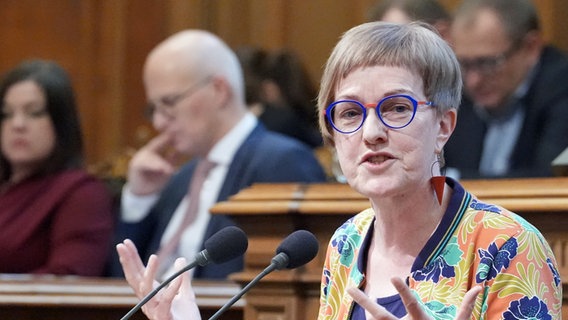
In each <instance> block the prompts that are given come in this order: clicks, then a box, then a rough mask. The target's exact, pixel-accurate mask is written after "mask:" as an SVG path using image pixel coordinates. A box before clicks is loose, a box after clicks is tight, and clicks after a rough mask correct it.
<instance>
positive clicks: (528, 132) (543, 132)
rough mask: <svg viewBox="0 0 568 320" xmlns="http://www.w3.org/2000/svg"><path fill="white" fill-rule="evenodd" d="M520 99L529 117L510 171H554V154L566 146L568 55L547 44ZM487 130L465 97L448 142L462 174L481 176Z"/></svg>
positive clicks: (450, 159) (452, 163)
mask: <svg viewBox="0 0 568 320" xmlns="http://www.w3.org/2000/svg"><path fill="white" fill-rule="evenodd" d="M522 102H523V104H524V106H525V107H526V112H525V119H524V123H523V126H522V129H521V133H520V136H519V138H518V140H517V142H516V144H515V146H514V149H513V152H512V155H511V163H510V171H509V173H508V174H507V176H506V177H537V176H551V175H552V170H551V162H552V160H554V158H555V157H556V156H558V155H559V154H560V153H561V152H562V151H563V150H564V149H565V148H567V147H568V58H567V57H566V56H565V55H564V54H563V53H561V52H560V51H558V50H557V49H554V48H552V47H546V48H545V49H544V51H543V53H542V55H541V58H540V68H539V69H538V70H537V74H536V75H535V78H534V80H533V82H532V84H531V85H530V87H529V90H528V92H527V94H526V96H525V97H524V98H523V101H522ZM486 131H487V127H486V124H485V122H484V121H483V120H481V119H480V118H479V116H478V115H477V114H476V112H475V111H474V109H473V104H472V102H471V101H469V100H468V99H467V97H465V98H464V100H463V102H462V105H461V106H460V109H459V111H458V120H457V126H456V130H455V131H454V133H453V135H452V137H451V138H450V140H449V141H448V143H447V145H446V148H445V156H446V164H447V166H448V167H454V168H457V169H459V170H460V172H461V177H462V178H466V179H469V178H482V177H481V176H480V173H479V170H478V168H479V163H480V160H481V153H482V150H483V140H484V137H485V133H486Z"/></svg>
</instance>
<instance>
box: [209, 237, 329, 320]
mask: <svg viewBox="0 0 568 320" xmlns="http://www.w3.org/2000/svg"><path fill="white" fill-rule="evenodd" d="M318 249H319V243H318V240H317V239H316V237H315V236H314V235H313V234H312V233H311V232H309V231H306V230H298V231H294V232H293V233H291V234H290V235H288V236H287V237H286V239H284V240H283V241H282V242H281V243H280V245H279V246H278V248H277V249H276V255H275V256H274V257H273V258H272V260H271V261H270V265H269V266H268V267H266V269H264V270H263V271H262V272H261V273H259V274H258V275H257V276H256V277H255V278H254V279H252V281H251V282H249V283H248V284H247V285H246V286H245V287H244V288H242V289H241V291H239V293H238V294H237V295H235V296H234V297H233V298H232V299H231V300H229V301H228V302H227V303H225V305H223V307H222V308H221V309H219V311H217V312H216V313H215V314H214V315H213V316H212V317H211V318H209V320H216V319H217V318H219V317H220V316H221V314H223V313H224V312H225V311H227V310H228V309H229V308H230V307H231V306H232V305H233V304H235V302H237V301H238V300H239V299H240V298H241V297H242V296H243V295H244V294H245V293H246V292H247V291H249V290H250V288H252V287H253V286H254V285H256V284H257V283H258V282H259V281H260V279H262V278H264V277H265V276H266V275H267V274H269V273H271V272H272V271H274V270H282V269H284V268H286V269H294V268H297V267H299V266H302V265H304V264H306V263H308V262H310V261H311V260H312V259H313V258H314V257H315V256H316V255H317V253H318Z"/></svg>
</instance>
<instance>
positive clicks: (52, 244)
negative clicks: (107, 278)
mask: <svg viewBox="0 0 568 320" xmlns="http://www.w3.org/2000/svg"><path fill="white" fill-rule="evenodd" d="M0 98H1V113H0V138H1V139H0V149H1V152H0V226H1V227H0V261H2V263H1V264H0V273H38V274H74V275H83V276H100V275H102V273H103V268H104V265H105V263H106V258H107V253H108V252H109V250H108V249H109V244H110V239H111V234H112V225H113V216H112V209H111V197H110V194H109V193H108V192H107V190H106V187H105V185H104V184H103V183H102V182H100V181H98V180H97V179H96V178H95V177H93V176H91V175H89V174H88V173H87V172H86V171H85V169H84V168H83V141H82V137H81V127H80V122H79V117H78V114H77V107H76V102H75V96H74V93H73V88H72V86H71V81H70V79H69V77H68V75H67V73H66V72H65V70H63V69H62V68H61V67H60V66H59V65H57V64H56V63H54V62H50V61H43V60H30V61H25V62H23V63H21V64H20V65H18V66H17V67H16V68H14V69H12V70H11V71H9V72H8V73H7V74H6V75H5V77H4V78H3V79H2V81H1V82H0Z"/></svg>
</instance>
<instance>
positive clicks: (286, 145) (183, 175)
mask: <svg viewBox="0 0 568 320" xmlns="http://www.w3.org/2000/svg"><path fill="white" fill-rule="evenodd" d="M195 165H196V163H195V161H190V162H189V163H187V164H186V165H184V166H183V167H182V168H181V169H180V171H179V173H177V174H176V175H175V176H174V177H172V179H171V180H170V181H169V182H168V184H167V185H166V187H165V188H164V190H163V191H162V193H161V196H160V199H159V200H158V202H157V203H156V204H155V205H154V207H153V208H152V209H151V211H150V213H149V214H148V215H147V217H146V218H145V219H143V220H142V221H140V222H139V223H124V222H119V225H118V228H117V234H116V240H115V242H116V243H118V242H121V241H122V240H124V239H125V238H129V239H131V240H132V241H134V243H135V244H136V246H137V248H138V253H139V254H140V257H141V258H142V260H143V261H147V259H148V257H149V256H150V255H151V254H152V253H155V252H157V251H158V247H159V244H160V240H161V238H162V234H163V233H164V231H165V229H166V226H167V225H168V223H169V221H170V219H171V217H172V215H173V213H174V211H175V210H176V208H177V206H178V205H179V203H180V202H181V200H182V199H183V197H184V196H185V194H186V192H187V188H188V184H189V181H190V180H191V176H192V175H193V171H194V169H195ZM323 181H325V173H324V171H323V169H322V168H321V166H320V164H319V162H318V160H317V159H316V158H315V156H314V154H313V152H312V150H311V149H310V148H308V147H307V146H306V145H304V144H301V143H299V142H297V141H296V140H293V139H291V138H287V137H284V136H283V135H280V134H276V133H272V132H270V131H267V130H266V129H265V127H264V126H263V125H262V124H259V125H257V127H256V128H255V129H254V130H253V132H252V133H251V134H250V135H249V137H248V138H247V139H246V140H245V142H244V143H243V145H242V146H241V147H240V148H239V149H238V151H237V153H236V154H235V156H234V158H233V162H232V163H231V165H230V166H229V170H228V172H227V176H226V178H225V181H224V182H223V185H222V187H221V190H220V193H219V197H218V199H217V201H223V200H226V199H227V198H228V197H229V196H231V195H234V194H236V193H237V192H238V191H240V190H241V189H243V188H245V187H248V186H250V185H252V184H253V183H262V182H323ZM230 225H234V222H233V221H232V220H231V219H230V218H228V217H227V216H222V215H212V216H211V220H210V221H209V225H208V227H207V230H206V232H205V237H204V239H208V238H209V237H210V236H212V235H213V234H214V233H216V232H217V231H219V230H220V229H222V228H224V227H226V226H230ZM199 241H202V248H203V241H204V240H203V239H199ZM242 268H243V258H242V257H240V258H237V259H234V260H231V261H229V262H226V263H222V264H209V265H207V266H205V267H197V268H196V269H195V272H194V278H208V279H214V278H225V277H226V276H227V275H229V274H230V273H233V272H238V271H240V270H242ZM110 273H111V276H122V275H123V273H122V268H121V266H120V262H119V261H118V255H117V254H116V253H114V257H113V259H112V261H111V266H110Z"/></svg>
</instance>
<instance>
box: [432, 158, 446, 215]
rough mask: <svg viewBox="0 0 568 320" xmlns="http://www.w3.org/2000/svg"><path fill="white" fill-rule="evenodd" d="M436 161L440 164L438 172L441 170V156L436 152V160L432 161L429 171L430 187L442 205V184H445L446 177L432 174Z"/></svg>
mask: <svg viewBox="0 0 568 320" xmlns="http://www.w3.org/2000/svg"><path fill="white" fill-rule="evenodd" d="M436 163H438V164H439V166H440V172H441V171H442V160H441V156H440V155H439V154H438V160H436V161H434V163H432V167H431V168H430V171H431V173H432V178H430V184H431V185H432V188H434V193H436V197H437V198H438V203H439V204H440V205H442V199H443V198H444V186H445V184H446V177H445V176H444V175H441V176H434V165H435V164H436Z"/></svg>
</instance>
